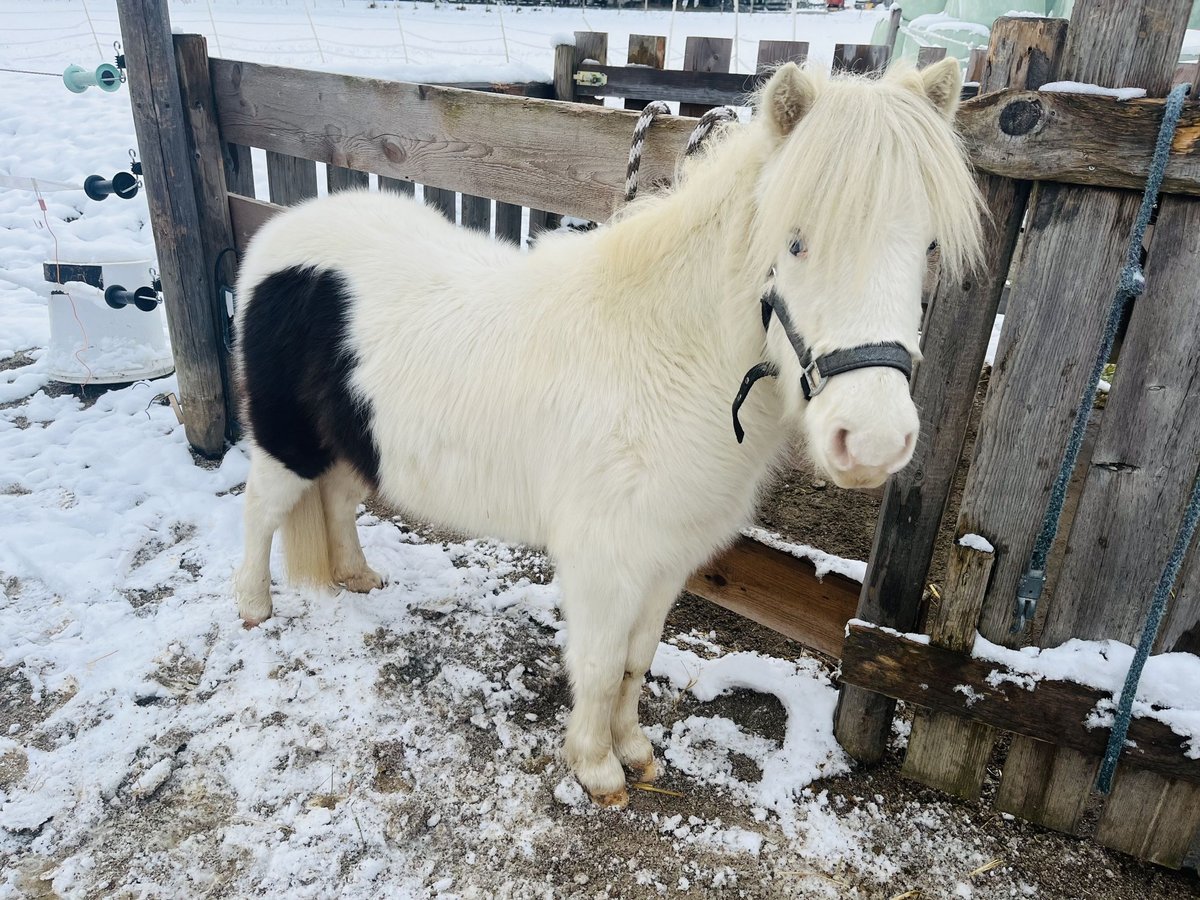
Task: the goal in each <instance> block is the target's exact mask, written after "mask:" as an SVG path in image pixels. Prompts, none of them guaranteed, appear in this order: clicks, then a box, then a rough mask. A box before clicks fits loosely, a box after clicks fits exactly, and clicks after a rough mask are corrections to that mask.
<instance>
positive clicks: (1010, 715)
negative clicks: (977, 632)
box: [842, 623, 1200, 782]
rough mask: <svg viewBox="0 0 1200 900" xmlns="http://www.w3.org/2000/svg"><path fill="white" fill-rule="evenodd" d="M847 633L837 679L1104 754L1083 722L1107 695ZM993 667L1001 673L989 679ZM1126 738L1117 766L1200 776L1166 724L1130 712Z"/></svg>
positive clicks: (1104, 736) (858, 629) (856, 629)
mask: <svg viewBox="0 0 1200 900" xmlns="http://www.w3.org/2000/svg"><path fill="white" fill-rule="evenodd" d="M847 632H848V633H847V636H846V640H845V642H844V643H843V645H842V680H843V681H847V682H849V683H851V684H856V685H859V686H860V687H865V688H868V689H869V690H872V691H877V692H879V693H882V694H887V695H888V696H889V697H893V698H895V699H897V700H903V701H904V702H905V703H912V704H914V705H915V706H920V707H925V708H927V709H935V710H939V711H941V712H946V713H952V714H953V715H955V716H958V717H959V718H962V719H970V720H971V721H974V722H979V723H982V724H985V725H989V726H992V727H994V728H1000V729H1003V730H1004V731H1011V732H1014V733H1016V734H1021V735H1025V736H1027V737H1030V738H1033V739H1035V740H1039V741H1044V742H1046V743H1052V744H1057V745H1059V746H1063V747H1070V748H1072V749H1074V750H1078V751H1079V752H1082V753H1087V754H1100V753H1103V752H1104V747H1105V744H1106V743H1107V741H1108V729H1105V728H1088V727H1087V725H1086V724H1085V723H1086V721H1087V719H1088V717H1089V716H1090V714H1091V713H1092V712H1093V710H1094V709H1095V707H1096V704H1098V703H1100V702H1101V701H1103V700H1111V699H1112V695H1111V694H1108V693H1105V692H1104V691H1098V690H1096V689H1095V688H1090V687H1087V686H1085V685H1082V684H1075V683H1074V682H1071V681H1051V680H1048V679H1047V680H1044V681H1040V682H1038V683H1037V685H1036V686H1035V687H1034V688H1033V689H1032V690H1026V689H1025V688H1023V687H1020V686H1018V685H1017V684H1016V683H1014V682H1012V681H1007V680H1004V678H1003V676H1004V675H1006V674H1012V673H1009V672H1008V670H1007V669H1006V667H1004V666H1002V665H1000V664H999V663H994V662H988V661H987V660H981V659H975V658H974V657H971V656H967V655H966V654H963V653H958V652H956V651H953V650H947V649H945V648H944V647H937V646H935V645H933V644H924V643H918V642H917V641H913V640H909V639H908V638H906V637H904V636H902V635H898V634H895V633H892V632H886V631H883V630H882V629H879V628H873V627H871V626H869V625H862V624H857V623H851V624H850V625H849V627H848V629H847ZM995 672H998V673H1000V675H1001V678H999V679H997V678H994V677H992V673H995ZM1013 677H1014V678H1020V676H1019V675H1016V674H1013ZM993 683H995V684H993ZM1129 740H1130V741H1131V742H1132V744H1133V745H1134V746H1129V747H1127V748H1126V751H1125V761H1124V762H1123V763H1122V765H1130V766H1136V767H1138V768H1141V769H1145V770H1148V771H1152V772H1157V773H1159V774H1162V775H1167V776H1170V777H1172V778H1180V779H1184V780H1186V781H1189V782H1200V759H1191V758H1189V757H1188V756H1186V755H1185V754H1184V750H1185V747H1184V744H1185V739H1184V738H1183V737H1181V736H1180V735H1177V734H1176V733H1175V732H1174V731H1172V730H1171V728H1170V727H1169V726H1167V725H1164V724H1163V723H1162V722H1159V721H1158V720H1157V719H1147V718H1134V720H1133V722H1132V724H1131V725H1130V727H1129Z"/></svg>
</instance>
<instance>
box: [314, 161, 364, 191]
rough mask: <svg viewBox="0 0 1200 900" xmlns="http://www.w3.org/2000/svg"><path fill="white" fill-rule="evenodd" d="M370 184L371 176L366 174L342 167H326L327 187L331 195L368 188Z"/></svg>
mask: <svg viewBox="0 0 1200 900" xmlns="http://www.w3.org/2000/svg"><path fill="white" fill-rule="evenodd" d="M370 183H371V176H370V175H368V174H367V173H366V172H358V171H355V170H354V169H345V168H343V167H341V166H326V167H325V186H326V188H328V190H329V193H331V194H335V193H337V192H338V191H348V190H353V189H354V188H366V187H367V185H369V184H370Z"/></svg>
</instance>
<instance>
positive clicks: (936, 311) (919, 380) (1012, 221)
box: [835, 18, 1066, 761]
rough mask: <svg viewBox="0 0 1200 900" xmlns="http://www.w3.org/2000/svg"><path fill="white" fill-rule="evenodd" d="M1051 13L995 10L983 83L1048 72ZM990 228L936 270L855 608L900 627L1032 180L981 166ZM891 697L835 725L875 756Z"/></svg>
mask: <svg viewBox="0 0 1200 900" xmlns="http://www.w3.org/2000/svg"><path fill="white" fill-rule="evenodd" d="M1065 34H1066V28H1065V24H1064V23H1063V22H1061V21H1060V20H1053V19H1023V18H1001V19H997V20H996V23H995V25H994V26H993V27H992V43H991V50H990V53H991V55H990V58H989V66H988V71H987V73H986V74H985V77H984V85H985V87H986V88H987V89H988V90H994V89H998V88H1000V87H1003V86H1004V85H1007V84H1012V85H1016V86H1018V87H1029V88H1036V87H1038V86H1039V85H1041V84H1044V83H1046V82H1048V81H1051V80H1053V78H1054V73H1055V68H1054V67H1055V63H1056V60H1057V58H1058V54H1059V53H1060V52H1061V49H1062V43H1063V40H1064V38H1065ZM977 180H978V183H979V188H980V191H981V193H982V195H983V198H984V202H985V205H986V207H987V209H988V211H989V213H990V214H991V221H992V226H991V227H992V229H993V230H992V233H991V234H990V235H989V236H988V239H987V240H985V241H984V254H985V256H984V260H983V264H982V265H981V266H980V268H979V271H977V272H976V273H975V276H974V277H973V278H969V279H965V280H963V281H961V282H956V283H952V282H948V281H947V280H946V279H941V280H940V281H939V282H938V285H937V289H936V291H935V293H934V294H933V298H932V300H931V301H930V305H929V309H928V313H927V317H926V323H925V327H924V328H923V329H922V334H923V342H922V352H923V353H924V357H925V358H924V360H923V361H922V363H921V365H919V366H918V367H917V370H916V373H915V374H914V377H913V388H912V390H913V398H914V400H915V401H916V404H917V408H918V409H919V410H921V417H922V427H921V440H919V441H917V447H916V450H915V451H914V455H913V459H912V462H911V463H909V465H908V466H906V467H905V468H904V469H903V470H902V471H900V472H898V473H897V474H895V475H893V476H892V477H891V478H890V479H888V482H887V484H886V485H885V486H884V492H885V493H884V501H883V506H882V508H881V510H880V513H879V519H878V522H877V525H876V529H875V540H874V544H873V546H872V548H871V556H870V562H869V565H868V568H867V577H866V580H865V582H864V583H863V587H862V594H861V596H860V598H859V607H858V617H859V618H860V619H865V620H867V621H870V622H877V623H879V624H881V625H886V626H888V627H890V628H898V629H900V630H903V631H908V630H912V629H914V628H915V627H916V624H917V613H918V610H919V608H920V603H921V595H922V592H923V591H924V587H925V582H926V575H927V573H928V570H929V562H930V560H931V559H932V557H933V548H934V542H935V541H936V539H937V534H938V528H939V526H940V524H941V521H942V517H943V515H944V514H945V510H946V504H947V502H948V501H949V498H950V489H951V486H952V485H953V481H954V476H955V473H956V471H957V469H958V460H959V457H960V455H961V453H962V448H963V441H964V439H965V437H966V433H967V426H968V423H969V420H970V417H971V406H972V404H973V402H974V387H975V385H976V384H977V383H978V380H979V374H980V371H981V370H982V368H983V358H984V354H985V352H986V350H987V345H988V340H989V338H990V336H991V332H992V323H993V322H994V321H995V317H996V309H997V307H998V305H999V303H1000V296H1001V294H1002V292H1003V291H1004V283H1005V279H1006V278H1007V277H1008V272H1009V267H1010V264H1011V261H1012V256H1013V250H1014V248H1015V246H1016V243H1017V236H1018V233H1019V230H1020V225H1021V220H1022V218H1023V216H1024V213H1025V205H1026V200H1027V199H1028V196H1029V189H1030V186H1029V185H1028V184H1027V183H1024V182H1017V181H1012V180H1010V179H1006V178H995V177H992V176H988V175H981V176H978V179H977ZM893 708H894V704H893V703H892V702H891V701H890V700H889V699H888V698H885V697H879V696H874V695H871V694H869V693H868V692H866V691H862V690H860V689H858V688H855V687H853V686H849V687H845V686H844V687H843V688H842V689H841V691H840V695H839V698H838V709H837V715H836V719H835V732H836V734H837V738H838V740H839V741H840V742H841V744H842V746H843V747H845V748H846V750H847V751H848V752H849V753H850V754H851V755H852V756H854V757H855V758H857V759H860V760H865V761H874V760H878V759H880V758H881V757H882V756H883V753H884V751H885V749H886V748H887V740H888V737H889V735H890V734H891V723H892V712H893Z"/></svg>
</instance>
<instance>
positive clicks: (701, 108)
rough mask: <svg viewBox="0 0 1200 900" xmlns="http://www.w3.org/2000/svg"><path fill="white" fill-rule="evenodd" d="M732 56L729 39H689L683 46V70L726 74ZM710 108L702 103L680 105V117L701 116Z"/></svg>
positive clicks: (731, 46) (731, 45)
mask: <svg viewBox="0 0 1200 900" xmlns="http://www.w3.org/2000/svg"><path fill="white" fill-rule="evenodd" d="M732 56H733V40H732V39H730V38H706V37H695V36H692V37H689V38H688V39H687V43H686V44H684V46H683V69H684V71H685V72H728V71H729V62H730V59H731V58H732ZM710 109H712V107H711V106H709V105H706V104H704V103H680V104H679V114H680V115H681V116H701V115H704V113H705V112H706V111H707V110H710Z"/></svg>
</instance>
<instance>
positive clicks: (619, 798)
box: [592, 788, 629, 809]
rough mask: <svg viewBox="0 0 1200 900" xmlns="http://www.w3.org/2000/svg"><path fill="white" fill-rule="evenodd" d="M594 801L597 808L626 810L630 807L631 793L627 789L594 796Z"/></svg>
mask: <svg viewBox="0 0 1200 900" xmlns="http://www.w3.org/2000/svg"><path fill="white" fill-rule="evenodd" d="M592 800H593V801H594V802H595V803H596V805H597V806H604V807H608V808H610V809H624V808H625V807H626V806H628V805H629V791H627V790H625V788H620V789H619V790H615V791H609V792H608V793H607V794H592Z"/></svg>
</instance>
